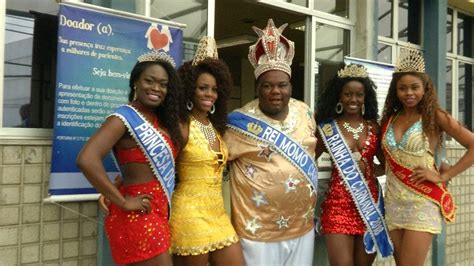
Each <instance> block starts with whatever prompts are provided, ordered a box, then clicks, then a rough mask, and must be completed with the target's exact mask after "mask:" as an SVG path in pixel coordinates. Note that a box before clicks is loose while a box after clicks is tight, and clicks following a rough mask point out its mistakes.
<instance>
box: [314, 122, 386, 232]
mask: <svg viewBox="0 0 474 266" xmlns="http://www.w3.org/2000/svg"><path fill="white" fill-rule="evenodd" d="M377 143H378V137H377V134H376V133H375V130H374V129H373V128H372V127H370V126H369V134H368V137H367V139H366V141H365V147H364V149H363V150H362V153H361V156H362V157H361V160H363V161H364V162H365V164H366V168H365V173H363V174H364V178H365V180H366V182H367V184H368V186H369V189H370V192H371V194H372V196H373V198H374V199H375V200H376V201H377V200H378V187H377V180H376V177H375V173H374V160H373V158H374V155H375V152H376V150H377ZM321 209H322V214H321V230H322V233H324V234H347V235H363V234H364V232H365V225H364V222H363V221H362V218H361V217H360V216H359V213H358V212H357V209H356V206H355V204H354V202H353V200H352V197H351V195H350V193H349V192H348V191H347V189H346V186H345V184H344V182H343V180H342V178H341V176H340V174H339V171H338V170H337V169H336V167H335V166H334V164H333V166H332V174H331V181H330V184H329V189H328V192H327V196H326V200H325V201H324V202H323V203H322V204H321Z"/></svg>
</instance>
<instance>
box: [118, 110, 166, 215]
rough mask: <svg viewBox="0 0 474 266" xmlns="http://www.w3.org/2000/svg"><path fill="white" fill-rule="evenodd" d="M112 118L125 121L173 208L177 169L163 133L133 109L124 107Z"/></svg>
mask: <svg viewBox="0 0 474 266" xmlns="http://www.w3.org/2000/svg"><path fill="white" fill-rule="evenodd" d="M110 116H116V117H118V118H120V120H122V121H123V123H124V124H125V126H126V127H127V128H128V131H129V132H130V135H132V137H133V138H134V139H135V141H136V142H137V143H138V146H139V147H140V149H141V150H142V151H143V153H144V154H145V155H146V157H147V159H148V162H149V164H150V167H151V170H152V171H153V174H154V175H155V176H156V178H157V179H158V181H159V182H160V184H161V187H162V188H163V191H164V192H165V194H166V198H167V199H168V205H169V206H170V207H171V195H172V194H173V191H174V185H175V179H174V177H175V167H174V158H173V152H172V150H171V147H169V145H168V143H167V142H166V141H165V139H164V137H163V136H162V135H161V133H160V132H159V131H158V130H157V129H155V128H154V127H153V125H151V124H150V123H149V122H148V121H147V120H146V119H144V118H143V117H142V115H141V114H140V113H138V112H137V111H136V110H135V109H134V108H133V107H131V106H129V105H123V106H120V107H119V108H117V110H115V113H113V114H111V115H110Z"/></svg>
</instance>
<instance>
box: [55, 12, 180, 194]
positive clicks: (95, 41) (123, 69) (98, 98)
mask: <svg viewBox="0 0 474 266" xmlns="http://www.w3.org/2000/svg"><path fill="white" fill-rule="evenodd" d="M58 21H59V25H58V51H57V55H58V56H57V76H56V104H55V114H54V138H53V151H52V161H51V178H50V183H49V193H50V194H51V195H68V194H84V193H96V191H95V189H94V188H92V186H91V185H90V184H89V182H88V181H87V179H86V178H85V177H84V176H83V175H82V173H81V172H80V170H79V169H78V168H77V167H76V165H75V161H76V156H77V154H78V153H79V151H80V149H81V148H82V146H83V145H84V143H85V142H86V141H87V140H88V139H89V137H90V136H91V135H92V134H93V133H94V132H95V130H96V129H97V128H99V127H100V126H101V124H102V122H103V121H104V119H105V117H106V116H107V115H109V114H110V113H112V112H113V110H114V109H116V108H117V107H118V106H121V105H123V104H126V103H127V101H128V94H129V91H130V88H129V87H128V82H129V77H130V72H131V70H132V68H133V66H134V65H135V63H136V62H137V57H138V56H139V55H141V54H143V53H146V52H150V51H151V50H157V51H164V52H167V53H168V54H170V55H171V56H172V57H173V58H174V60H175V62H176V63H177V64H178V65H179V64H180V63H181V61H182V51H183V48H182V45H183V31H182V29H180V28H177V27H172V26H168V25H164V24H159V23H156V22H153V21H147V20H140V19H136V18H131V17H125V16H119V15H114V14H109V13H104V12H99V11H95V10H91V9H86V8H83V7H77V6H72V5H66V4H61V5H60V10H59V15H58ZM104 165H105V167H106V170H107V172H108V173H109V177H110V178H113V177H114V176H115V175H117V174H118V170H117V167H116V166H115V164H114V163H113V160H112V158H111V156H108V157H107V158H105V159H104Z"/></svg>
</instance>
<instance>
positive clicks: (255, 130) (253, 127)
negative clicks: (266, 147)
mask: <svg viewBox="0 0 474 266" xmlns="http://www.w3.org/2000/svg"><path fill="white" fill-rule="evenodd" d="M262 130H263V128H262V127H261V126H259V125H258V124H256V123H248V124H247V131H248V132H250V133H252V134H254V135H256V136H258V134H260V132H262Z"/></svg>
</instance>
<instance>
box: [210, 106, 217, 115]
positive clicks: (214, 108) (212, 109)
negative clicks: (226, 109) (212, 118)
mask: <svg viewBox="0 0 474 266" xmlns="http://www.w3.org/2000/svg"><path fill="white" fill-rule="evenodd" d="M215 112H216V105H215V104H213V105H212V107H211V111H209V113H211V114H213V113H215Z"/></svg>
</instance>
